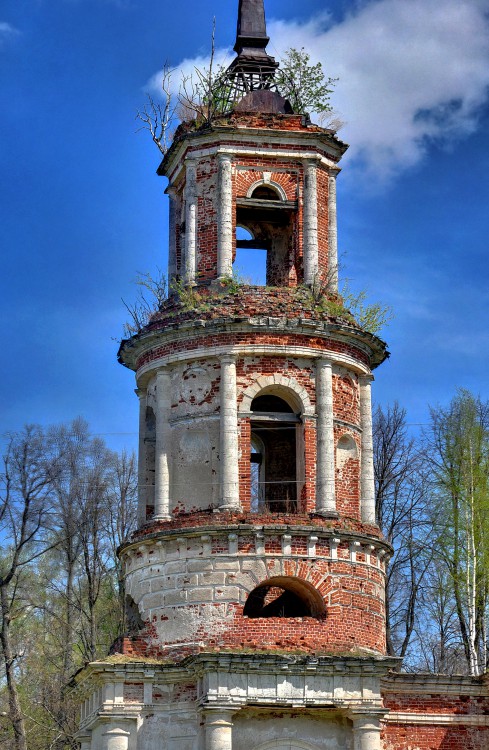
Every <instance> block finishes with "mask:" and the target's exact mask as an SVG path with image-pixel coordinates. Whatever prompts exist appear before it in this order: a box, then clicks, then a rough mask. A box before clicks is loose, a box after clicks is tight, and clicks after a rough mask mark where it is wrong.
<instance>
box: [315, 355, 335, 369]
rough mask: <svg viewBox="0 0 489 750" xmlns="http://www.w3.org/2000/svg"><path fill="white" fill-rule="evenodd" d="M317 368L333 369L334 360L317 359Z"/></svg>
mask: <svg viewBox="0 0 489 750" xmlns="http://www.w3.org/2000/svg"><path fill="white" fill-rule="evenodd" d="M316 367H330V368H331V369H333V360H332V359H329V358H328V357H318V358H317V359H316Z"/></svg>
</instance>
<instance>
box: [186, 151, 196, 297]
mask: <svg viewBox="0 0 489 750" xmlns="http://www.w3.org/2000/svg"><path fill="white" fill-rule="evenodd" d="M185 166H186V179H187V182H186V186H185V283H186V284H187V285H189V286H193V285H194V284H195V276H196V270H197V269H196V259H197V208H198V205H197V162H196V161H195V160H193V159H188V160H187V161H186V162H185Z"/></svg>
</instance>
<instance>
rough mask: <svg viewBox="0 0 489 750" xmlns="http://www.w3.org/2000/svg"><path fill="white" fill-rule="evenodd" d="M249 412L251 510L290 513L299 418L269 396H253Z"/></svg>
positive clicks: (281, 401)
mask: <svg viewBox="0 0 489 750" xmlns="http://www.w3.org/2000/svg"><path fill="white" fill-rule="evenodd" d="M251 412H252V417H251V454H250V462H251V479H252V481H251V486H252V497H251V509H252V510H253V511H259V510H264V509H266V510H269V511H271V512H272V513H293V512H295V511H296V510H297V499H298V492H297V486H298V472H297V463H298V462H297V452H298V445H297V444H298V436H297V427H298V425H300V417H299V415H298V414H296V413H295V412H294V410H293V409H292V407H291V406H290V404H288V403H287V402H286V401H285V400H284V399H283V398H281V397H280V396H277V395H275V394H273V393H261V394H259V395H257V396H256V397H255V398H254V399H253V401H252V402H251Z"/></svg>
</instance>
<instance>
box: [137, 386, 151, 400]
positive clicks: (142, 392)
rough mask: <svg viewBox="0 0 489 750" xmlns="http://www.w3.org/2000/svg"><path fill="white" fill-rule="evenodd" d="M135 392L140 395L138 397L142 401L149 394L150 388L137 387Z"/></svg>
mask: <svg viewBox="0 0 489 750" xmlns="http://www.w3.org/2000/svg"><path fill="white" fill-rule="evenodd" d="M134 393H135V394H136V396H137V397H138V399H139V400H140V401H141V399H143V398H146V396H147V395H148V389H147V388H135V389H134Z"/></svg>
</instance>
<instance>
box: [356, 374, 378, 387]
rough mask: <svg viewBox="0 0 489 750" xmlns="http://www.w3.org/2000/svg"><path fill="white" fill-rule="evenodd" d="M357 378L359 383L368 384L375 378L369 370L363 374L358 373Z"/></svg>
mask: <svg viewBox="0 0 489 750" xmlns="http://www.w3.org/2000/svg"><path fill="white" fill-rule="evenodd" d="M358 380H359V382H360V385H370V383H373V381H374V380H375V378H374V376H373V375H372V373H371V372H369V373H367V374H365V375H359V376H358Z"/></svg>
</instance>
